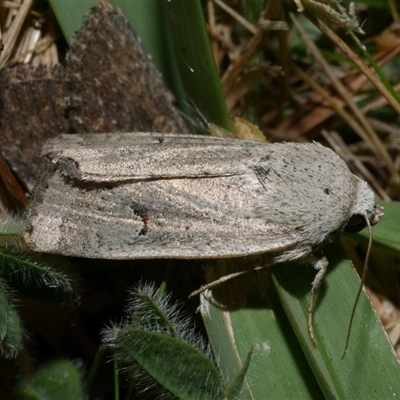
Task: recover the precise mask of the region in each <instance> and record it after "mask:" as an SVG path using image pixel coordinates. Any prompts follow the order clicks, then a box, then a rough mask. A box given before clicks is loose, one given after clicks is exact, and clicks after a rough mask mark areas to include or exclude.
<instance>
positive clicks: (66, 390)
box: [15, 360, 86, 400]
mask: <svg viewBox="0 0 400 400" xmlns="http://www.w3.org/2000/svg"><path fill="white" fill-rule="evenodd" d="M15 396H16V397H15V398H18V399H20V400H55V399H57V400H84V399H85V398H86V396H85V394H84V392H83V389H82V384H81V381H80V373H79V370H78V368H77V367H76V366H75V365H74V364H72V363H71V362H69V361H64V360H60V361H54V362H51V363H49V364H47V365H45V366H44V367H43V368H42V369H40V370H39V371H38V372H37V373H36V374H35V375H34V376H33V378H31V379H23V380H22V381H20V382H19V383H18V384H17V385H16V387H15Z"/></svg>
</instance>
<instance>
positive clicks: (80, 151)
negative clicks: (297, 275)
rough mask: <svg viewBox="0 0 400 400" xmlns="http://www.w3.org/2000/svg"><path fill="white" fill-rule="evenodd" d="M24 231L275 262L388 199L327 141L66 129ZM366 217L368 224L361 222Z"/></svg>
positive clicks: (141, 250)
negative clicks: (70, 132) (73, 132)
mask: <svg viewBox="0 0 400 400" xmlns="http://www.w3.org/2000/svg"><path fill="white" fill-rule="evenodd" d="M43 155H44V156H45V159H46V163H47V164H46V166H45V168H44V173H43V174H42V176H41V178H40V179H39V182H38V185H37V187H36V190H35V193H34V196H33V200H32V202H31V205H30V207H29V211H28V218H29V222H30V224H29V227H28V228H27V230H26V232H25V235H24V238H25V240H26V242H27V243H28V245H29V246H30V247H31V248H32V249H33V250H35V251H38V252H44V253H54V254H62V255H66V256H77V257H87V258H108V259H145V258H152V259H156V258H226V257H239V256H249V255H256V254H263V253H267V254H269V255H270V256H271V257H270V258H271V259H272V261H271V263H274V262H275V263H276V262H285V261H293V260H298V259H304V258H305V257H308V256H311V255H317V258H318V261H317V263H316V264H315V266H316V268H317V269H318V270H319V272H318V274H317V277H316V279H315V281H314V283H313V288H312V293H311V300H310V308H309V315H310V316H309V326H310V335H311V336H312V324H311V318H312V317H311V315H312V306H313V301H314V298H315V293H316V291H317V289H318V287H319V285H320V284H321V282H322V280H323V277H324V275H325V273H326V269H327V266H328V264H327V261H326V259H325V257H324V256H323V254H320V253H319V252H318V250H319V249H320V247H321V246H322V245H323V244H324V243H326V242H329V241H332V240H336V239H337V238H338V237H339V235H340V234H341V232H342V231H343V230H346V227H348V228H349V229H350V228H351V230H352V231H353V230H354V229H358V230H359V229H362V228H363V227H364V226H365V224H362V223H361V225H360V224H359V221H358V218H357V215H367V217H368V219H369V221H370V222H371V223H373V221H375V220H379V218H377V214H378V210H377V208H376V204H375V197H374V194H373V192H372V191H371V189H370V188H369V187H368V186H367V185H366V184H365V183H364V182H362V181H361V180H360V179H359V178H357V177H356V176H355V175H353V174H352V173H351V172H350V170H349V168H348V167H347V165H346V164H345V162H344V161H343V160H342V159H341V158H339V157H338V156H337V155H336V154H335V153H334V152H333V151H332V150H330V149H328V148H325V147H323V146H322V145H320V144H318V143H280V144H268V143H257V142H251V141H244V140H243V141H241V140H230V139H219V138H213V137H204V136H195V135H172V134H156V133H123V134H122V133H121V134H112V135H110V134H95V135H93V134H86V135H62V136H60V137H58V138H56V139H52V140H51V141H49V142H48V144H47V145H46V146H45V148H44V153H43ZM354 221H355V222H356V224H354Z"/></svg>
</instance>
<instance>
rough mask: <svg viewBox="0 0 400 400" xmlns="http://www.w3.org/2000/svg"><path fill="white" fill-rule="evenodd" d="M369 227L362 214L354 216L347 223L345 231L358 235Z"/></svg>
mask: <svg viewBox="0 0 400 400" xmlns="http://www.w3.org/2000/svg"><path fill="white" fill-rule="evenodd" d="M366 226H367V224H366V222H365V218H364V216H363V215H361V214H353V215H352V216H351V217H350V219H349V220H348V221H347V224H346V226H345V227H344V231H345V232H347V233H357V232H360V231H362V230H363V229H364V228H365V227H366Z"/></svg>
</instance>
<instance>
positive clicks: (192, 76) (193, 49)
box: [167, 0, 233, 132]
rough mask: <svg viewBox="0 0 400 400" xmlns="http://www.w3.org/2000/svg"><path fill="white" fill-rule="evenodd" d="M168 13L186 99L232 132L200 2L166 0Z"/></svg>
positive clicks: (196, 0) (215, 122) (210, 120)
mask: <svg viewBox="0 0 400 400" xmlns="http://www.w3.org/2000/svg"><path fill="white" fill-rule="evenodd" d="M167 13H168V16H169V20H168V21H169V27H170V32H171V35H172V40H173V44H174V48H175V56H176V62H177V64H178V67H179V71H180V76H181V79H182V82H183V85H184V88H185V92H186V94H187V97H188V99H189V101H191V102H193V103H194V105H195V106H196V108H198V110H199V111H200V112H201V113H202V114H203V116H204V117H205V118H206V119H207V120H208V121H209V122H211V123H213V124H215V125H217V126H220V127H222V128H224V129H226V130H228V131H230V132H232V131H233V128H232V124H231V121H230V118H229V115H228V112H227V108H226V104H225V99H224V95H223V93H222V89H221V84H220V78H219V75H218V71H217V68H216V66H215V62H214V58H213V55H212V52H211V47H210V42H209V39H208V34H207V30H206V25H205V22H204V13H203V9H202V5H201V2H200V1H199V0H192V1H186V0H174V1H169V2H167Z"/></svg>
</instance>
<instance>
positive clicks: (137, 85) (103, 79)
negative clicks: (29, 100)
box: [67, 3, 188, 133]
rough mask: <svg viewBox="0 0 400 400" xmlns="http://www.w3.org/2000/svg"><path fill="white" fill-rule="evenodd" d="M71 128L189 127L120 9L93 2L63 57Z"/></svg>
mask: <svg viewBox="0 0 400 400" xmlns="http://www.w3.org/2000/svg"><path fill="white" fill-rule="evenodd" d="M67 69H68V72H69V74H70V79H71V89H72V96H71V105H70V107H69V118H70V123H71V129H72V132H76V133H83V132H91V133H96V132H100V133H104V132H140V131H149V132H182V133H185V132H188V130H187V127H186V125H185V122H184V121H183V118H182V116H181V115H180V113H179V111H178V110H177V108H176V107H175V105H174V98H173V96H172V94H171V93H170V92H169V90H168V89H167V88H166V86H165V84H164V82H163V80H162V77H161V74H160V73H159V72H158V70H157V69H156V68H155V66H154V64H153V62H152V61H151V58H150V56H149V54H148V53H147V52H146V50H145V49H144V47H143V45H142V43H141V40H140V38H138V36H137V35H136V33H134V32H133V30H132V28H131V27H130V25H129V23H128V21H127V19H126V18H125V17H124V15H123V14H122V12H121V11H120V10H119V9H116V8H114V7H112V6H111V5H109V4H106V3H100V4H98V5H96V6H95V7H94V8H93V9H92V11H91V13H90V14H89V15H88V17H87V19H86V21H85V24H84V26H83V28H82V29H81V30H80V31H79V32H78V34H77V36H76V39H75V41H74V42H73V44H72V48H71V51H70V53H69V54H68V57H67Z"/></svg>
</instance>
